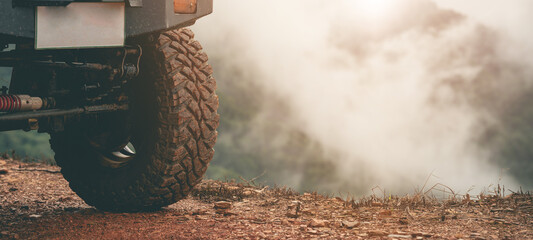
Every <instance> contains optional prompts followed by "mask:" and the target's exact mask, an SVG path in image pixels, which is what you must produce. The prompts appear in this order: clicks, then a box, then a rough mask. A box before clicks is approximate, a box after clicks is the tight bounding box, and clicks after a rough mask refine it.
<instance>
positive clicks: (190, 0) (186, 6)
mask: <svg viewBox="0 0 533 240" xmlns="http://www.w3.org/2000/svg"><path fill="white" fill-rule="evenodd" d="M196 6H197V4H196V0H174V12H175V13H181V14H193V13H196Z"/></svg>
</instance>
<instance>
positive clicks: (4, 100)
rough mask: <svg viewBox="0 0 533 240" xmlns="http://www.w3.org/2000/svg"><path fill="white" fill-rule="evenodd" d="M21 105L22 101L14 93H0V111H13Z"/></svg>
mask: <svg viewBox="0 0 533 240" xmlns="http://www.w3.org/2000/svg"><path fill="white" fill-rule="evenodd" d="M21 107H22V101H21V100H20V97H19V96H16V95H0V112H15V111H18V110H20V108H21Z"/></svg>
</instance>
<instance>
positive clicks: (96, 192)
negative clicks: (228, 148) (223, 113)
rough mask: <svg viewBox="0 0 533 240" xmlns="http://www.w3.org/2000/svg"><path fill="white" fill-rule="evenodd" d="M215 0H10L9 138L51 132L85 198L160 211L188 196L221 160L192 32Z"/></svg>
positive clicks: (0, 112) (108, 206) (211, 101)
mask: <svg viewBox="0 0 533 240" xmlns="http://www.w3.org/2000/svg"><path fill="white" fill-rule="evenodd" d="M212 8H213V2H212V0H144V1H142V0H1V1H0V66H6V67H12V68H13V72H12V79H11V82H10V84H9V86H3V87H2V86H0V87H2V92H1V93H0V131H9V130H17V129H23V130H28V131H29V130H37V131H39V132H41V133H49V134H50V136H51V140H50V143H51V147H52V149H53V150H54V151H55V161H56V162H57V164H58V165H59V166H60V167H61V172H62V173H63V175H64V177H65V178H66V179H67V180H68V181H69V183H70V187H71V188H72V190H74V191H75V192H76V193H77V194H78V195H79V196H80V197H81V198H82V199H83V200H85V202H87V203H88V204H89V205H92V206H95V207H97V208H99V209H102V210H106V211H144V210H150V209H157V208H160V207H163V206H166V205H169V204H172V203H175V202H176V201H178V200H180V199H182V198H184V197H185V196H186V195H187V194H188V193H189V191H190V190H191V189H192V188H193V187H194V186H195V185H196V184H197V183H198V182H199V181H200V180H201V178H202V176H203V175H204V173H205V172H206V170H207V166H208V165H209V162H210V161H211V159H212V158H213V154H214V150H213V146H214V144H215V141H216V138H217V131H216V129H217V127H218V124H219V115H218V114H217V108H218V97H217V95H216V93H215V89H216V83H215V79H214V78H213V77H212V73H213V70H212V68H211V66H210V65H209V64H208V63H207V55H206V54H205V53H204V52H203V51H202V46H201V45H200V44H199V43H198V42H197V41H195V40H194V39H193V37H194V34H193V32H191V30H189V29H187V28H184V27H187V26H189V25H192V24H193V23H195V21H196V20H197V19H199V18H200V17H203V16H205V15H208V14H210V13H211V12H212Z"/></svg>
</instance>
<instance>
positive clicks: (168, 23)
mask: <svg viewBox="0 0 533 240" xmlns="http://www.w3.org/2000/svg"><path fill="white" fill-rule="evenodd" d="M212 12H213V0H198V8H197V12H196V13H195V14H175V13H174V1H173V0H148V1H143V6H142V7H135V8H134V7H126V29H125V31H126V37H134V36H139V35H142V34H145V33H151V32H158V31H163V30H166V29H173V28H180V27H185V26H189V25H192V24H194V22H195V21H196V20H197V19H199V18H201V17H203V16H206V15H208V14H210V13H212ZM34 37H35V10H34V9H33V8H27V7H15V8H13V7H12V4H11V1H10V0H0V40H2V38H3V39H4V40H5V39H6V38H13V39H14V38H34Z"/></svg>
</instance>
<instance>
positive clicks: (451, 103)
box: [0, 0, 533, 195]
mask: <svg viewBox="0 0 533 240" xmlns="http://www.w3.org/2000/svg"><path fill="white" fill-rule="evenodd" d="M531 22H533V2H531V1H528V0H516V1H512V2H509V1H507V2H506V1H500V0H495V1H480V0H475V1H468V2H465V1H458V0H457V1H455V0H442V1H440V0H439V1H436V2H432V1H426V0H368V1H361V0H360V1H357V0H335V1H331V0H329V1H328V0H321V1H318V0H312V1H311V0H291V1H282V0H268V1H266V0H262V1H246V0H225V1H222V0H216V1H215V12H214V14H213V15H210V16H208V17H206V18H204V19H201V20H199V21H198V23H197V24H196V25H195V26H193V27H192V28H193V30H194V31H195V32H196V38H197V39H198V40H199V41H200V42H201V43H202V44H203V45H204V48H205V49H206V51H207V53H208V54H209V56H210V63H211V64H212V65H213V67H214V68H215V77H216V78H217V82H218V86H219V90H218V94H219V96H220V109H219V112H220V114H221V126H220V129H219V140H218V142H217V145H216V147H215V149H216V153H215V158H214V160H213V162H212V164H211V167H210V168H209V170H208V177H210V178H217V179H225V178H227V179H230V178H238V177H240V176H242V177H244V178H248V179H250V178H253V177H256V176H259V175H261V174H263V173H264V175H261V176H262V177H261V178H259V180H258V181H259V182H264V183H266V184H270V185H288V186H290V187H293V188H295V189H297V190H300V191H304V190H307V191H319V192H329V193H343V194H346V193H351V194H355V195H360V194H368V193H369V192H370V191H371V189H372V188H373V187H375V186H380V187H381V188H384V189H386V190H387V191H388V192H393V193H405V192H412V191H413V190H414V189H416V188H417V187H418V188H420V187H421V186H422V185H424V183H425V181H426V179H427V178H428V176H430V174H433V176H432V177H431V178H430V183H429V184H430V185H432V184H434V183H442V184H446V185H448V186H450V187H452V188H453V189H454V190H457V191H460V192H462V193H465V192H466V191H468V189H470V188H471V187H472V186H474V187H476V188H475V190H473V192H472V193H475V194H477V193H479V191H482V190H484V189H485V188H487V187H489V186H490V185H491V184H498V183H501V184H505V185H506V187H508V188H511V189H517V188H518V187H519V186H523V187H524V188H525V189H531V187H533V184H532V183H533V181H532V180H533V164H532V160H531V159H532V157H533V148H532V147H531V146H532V144H533V108H532V107H530V105H531V104H530V103H531V102H532V101H533V88H532V87H533V85H532V83H533V78H532V77H533V32H532V31H533V29H532V28H531V27H529V26H528V24H530V23H531ZM5 76H6V74H5V73H4V74H2V72H1V70H0V81H2V80H1V79H2V77H3V78H6V77H5ZM0 83H1V82H0ZM46 138H47V136H46V135H40V136H39V137H38V138H36V137H35V134H22V133H20V132H9V133H2V134H0V148H1V149H0V151H4V150H6V149H11V148H16V149H17V152H18V153H19V154H21V155H28V156H30V157H40V158H42V157H41V156H44V157H45V158H46V157H48V158H50V157H51V156H52V154H51V151H50V150H49V148H48V146H47V145H46V144H47V141H46ZM30 146H31V147H30Z"/></svg>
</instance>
